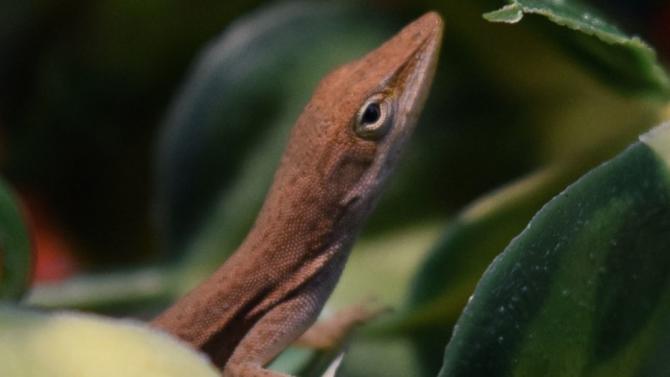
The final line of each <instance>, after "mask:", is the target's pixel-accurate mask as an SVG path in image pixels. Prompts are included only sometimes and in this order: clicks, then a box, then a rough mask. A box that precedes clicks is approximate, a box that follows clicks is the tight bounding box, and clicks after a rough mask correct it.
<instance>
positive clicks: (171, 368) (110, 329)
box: [0, 307, 219, 377]
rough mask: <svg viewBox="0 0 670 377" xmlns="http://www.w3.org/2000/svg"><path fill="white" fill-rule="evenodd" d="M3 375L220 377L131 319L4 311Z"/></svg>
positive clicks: (0, 311)
mask: <svg viewBox="0 0 670 377" xmlns="http://www.w3.org/2000/svg"><path fill="white" fill-rule="evenodd" d="M0 334H2V335H1V336H0V375H2V376H21V377H31V376H35V377H38V376H40V377H41V376H53V377H59V376H64V377H65V376H67V377H77V376H82V377H83V376H98V377H104V376H126V377H131V376H142V377H149V376H156V377H168V376H175V377H176V376H193V377H205V376H212V377H214V376H219V372H218V371H217V370H216V369H215V368H214V367H213V366H212V365H211V364H210V363H209V362H208V361H207V359H206V357H205V356H204V355H202V354H198V353H196V352H194V351H193V350H191V349H190V348H188V347H187V346H185V345H184V344H182V343H180V342H178V341H177V340H175V339H174V338H172V337H170V336H168V335H166V334H164V333H161V332H159V331H155V330H151V329H149V328H148V327H146V326H145V325H143V324H140V323H138V322H134V321H128V320H111V319H108V318H104V317H97V316H93V315H84V314H78V313H55V314H43V313H38V312H34V311H28V310H23V309H18V308H13V307H0Z"/></svg>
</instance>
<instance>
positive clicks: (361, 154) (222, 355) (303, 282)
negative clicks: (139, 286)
mask: <svg viewBox="0 0 670 377" xmlns="http://www.w3.org/2000/svg"><path fill="white" fill-rule="evenodd" d="M442 33H443V21H442V18H441V17H440V16H439V15H438V14H437V13H435V12H429V13H426V14H424V15H423V16H421V17H419V18H418V19H416V20H414V21H413V22H411V23H410V24H409V25H407V26H406V27H404V28H403V29H402V30H401V31H400V32H399V33H398V34H396V35H395V36H393V37H392V38H391V39H389V40H387V41H386V42H385V43H383V44H382V45H381V46H380V47H378V48H377V49H375V50H373V51H371V52H369V53H368V54H366V55H364V56H363V57H361V58H359V59H358V60H355V61H353V62H350V63H348V64H345V65H342V66H340V67H339V68H336V69H335V70H334V71H332V72H330V73H329V74H328V75H326V76H325V77H324V78H323V79H322V80H321V82H320V83H319V85H318V86H317V88H316V90H315V92H314V94H313V96H312V98H311V99H310V101H309V102H308V104H307V105H306V106H305V108H304V110H303V112H302V113H301V115H300V116H299V118H298V120H297V121H296V123H295V125H294V127H293V129H292V131H291V134H290V136H289V140H288V143H287V146H286V149H285V151H284V154H283V155H282V158H281V161H280V163H279V167H278V168H277V171H276V172H275V176H274V180H273V183H272V185H271V186H270V189H269V191H268V193H267V195H266V198H265V201H264V203H263V205H262V207H261V210H260V212H259V214H258V215H257V218H256V220H255V222H254V225H253V226H252V228H251V230H250V231H249V233H248V234H247V236H246V237H245V239H244V240H243V241H242V243H241V245H240V246H239V247H238V249H237V250H236V251H235V252H234V253H233V254H232V255H231V256H230V257H229V258H228V259H227V260H226V261H225V262H224V263H223V264H222V265H221V266H220V267H219V268H218V270H216V271H215V272H214V273H213V274H212V275H211V276H210V277H209V278H207V279H206V280H205V281H204V282H202V283H201V284H200V285H198V286H197V287H196V288H194V289H193V290H192V291H190V292H189V293H188V294H186V295H185V296H184V297H182V298H181V299H179V300H177V302H176V303H175V304H173V305H172V306H171V307H169V308H167V309H166V310H165V311H164V312H162V313H161V314H159V315H158V316H157V317H156V318H154V319H153V320H152V322H151V325H152V326H154V327H155V328H158V329H161V330H164V331H166V332H168V333H171V334H173V335H175V336H176V337H178V338H181V339H182V340H183V341H185V342H187V343H188V344H190V345H191V346H193V347H194V348H196V349H200V350H201V351H203V352H205V353H206V354H207V355H208V356H209V357H210V359H211V360H212V362H213V363H214V364H215V365H217V366H218V367H220V368H222V371H223V372H222V373H223V376H225V377H261V376H262V377H285V376H286V375H285V374H281V373H278V372H274V371H271V370H269V369H265V366H266V365H267V364H268V363H269V362H270V361H272V360H273V359H274V358H275V357H276V356H277V355H278V354H279V353H280V352H281V351H282V350H283V349H284V348H286V347H287V346H288V345H289V344H291V343H292V342H293V341H294V340H296V339H298V338H299V337H300V335H301V334H303V333H305V332H306V330H307V329H308V328H309V327H310V326H311V325H312V324H313V323H314V322H315V320H316V318H317V316H318V314H319V312H320V311H321V309H322V307H323V306H324V304H325V301H326V300H327V298H328V297H329V296H330V294H331V293H332V291H333V289H334V287H335V285H336V283H337V281H338V279H339V277H340V274H341V272H342V269H343V268H344V265H345V262H346V260H347V258H348V255H349V252H350V250H351V248H352V246H353V243H354V241H355V239H356V237H357V235H358V234H359V232H360V230H361V228H362V227H363V225H364V224H365V222H366V220H367V218H368V217H369V215H370V213H371V212H372V211H373V209H374V207H375V205H376V203H377V202H378V200H379V197H380V194H381V192H382V189H383V187H384V186H385V184H386V181H387V180H388V177H389V176H390V175H391V174H392V172H393V171H394V169H395V166H396V165H397V161H398V157H399V155H400V153H401V152H402V151H403V149H405V146H406V144H407V142H408V140H409V138H410V136H411V134H412V133H413V130H414V128H415V126H416V123H417V120H418V117H419V114H420V112H421V111H422V108H423V106H424V103H425V101H426V98H427V95H428V92H429V89H430V86H431V83H432V81H433V76H434V74H435V69H436V65H437V60H438V55H439V50H440V45H441V41H442ZM355 312H356V311H355V310H354V311H353V313H354V315H350V316H349V317H350V318H347V317H340V318H339V322H340V325H341V326H340V328H341V329H344V328H348V327H349V326H348V325H349V324H351V323H354V322H356V321H359V322H360V320H361V318H360V317H361V316H360V313H358V315H356V314H355ZM350 313H351V312H350ZM308 334H311V332H310V331H307V333H306V334H305V335H308Z"/></svg>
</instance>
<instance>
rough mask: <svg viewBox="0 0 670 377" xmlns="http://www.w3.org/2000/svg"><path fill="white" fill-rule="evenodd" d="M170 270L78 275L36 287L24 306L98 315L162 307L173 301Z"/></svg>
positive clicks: (140, 270)
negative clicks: (133, 308) (136, 308)
mask: <svg viewBox="0 0 670 377" xmlns="http://www.w3.org/2000/svg"><path fill="white" fill-rule="evenodd" d="M172 272H173V271H172V270H170V269H166V268H162V269H161V268H145V269H137V270H134V271H118V272H112V273H98V274H95V275H79V276H76V277H73V278H70V279H67V280H65V281H62V282H56V283H41V284H36V285H35V286H33V287H32V289H31V290H30V292H29V294H28V296H27V298H26V300H25V301H26V303H28V304H29V305H32V306H37V307H40V308H50V309H56V308H58V309H78V310H87V311H94V312H97V313H105V314H113V313H124V314H125V313H127V312H128V309H129V308H132V307H133V306H139V307H140V308H142V309H143V310H145V311H146V309H147V307H148V306H151V305H158V304H161V305H165V303H166V302H168V301H170V300H171V299H172V298H173V297H172V291H171V290H170V288H171V287H172V285H171V280H172V279H173V278H174V276H173V275H172Z"/></svg>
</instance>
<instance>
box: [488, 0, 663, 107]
mask: <svg viewBox="0 0 670 377" xmlns="http://www.w3.org/2000/svg"><path fill="white" fill-rule="evenodd" d="M524 14H537V15H541V16H544V17H546V18H548V19H549V20H551V21H552V22H554V23H556V24H558V25H561V26H565V27H567V28H569V29H572V30H576V31H578V32H579V33H571V34H569V35H562V33H558V32H553V33H551V34H550V35H549V36H550V38H552V39H554V40H556V41H558V42H559V43H561V44H562V45H563V46H564V47H565V48H566V49H567V50H569V51H571V52H572V53H573V54H574V55H575V56H577V57H579V58H580V59H581V60H582V62H583V63H585V64H586V65H587V66H591V67H593V68H594V69H593V72H594V73H596V74H597V75H599V77H601V78H602V79H603V80H605V81H607V82H608V83H609V84H611V85H613V86H616V87H619V88H621V89H625V90H627V91H633V92H641V93H645V94H652V95H656V96H660V97H662V98H664V99H666V100H667V99H668V98H670V78H668V75H667V73H666V72H665V71H664V69H663V67H662V66H661V65H660V64H659V63H658V61H657V59H656V53H655V52H654V50H653V49H652V48H651V47H650V46H649V45H647V44H646V43H645V42H644V41H642V40H641V39H640V38H639V37H637V36H634V35H632V36H631V35H628V34H626V33H624V32H623V31H621V30H620V29H619V28H618V27H617V26H615V25H614V24H613V23H612V22H610V21H609V20H607V19H606V18H605V17H604V16H603V15H602V14H600V13H599V12H598V11H597V10H596V9H593V8H592V7H590V6H588V5H587V4H585V3H583V2H581V1H579V0H559V1H556V0H511V1H510V3H509V4H508V5H506V6H505V7H503V8H501V9H499V10H497V11H494V12H489V13H486V14H485V15H484V18H486V19H487V20H489V21H492V22H506V23H517V22H519V21H521V20H522V19H523V17H524ZM590 36H593V37H595V38H591V37H590ZM563 37H567V41H565V40H563V39H561V38H563Z"/></svg>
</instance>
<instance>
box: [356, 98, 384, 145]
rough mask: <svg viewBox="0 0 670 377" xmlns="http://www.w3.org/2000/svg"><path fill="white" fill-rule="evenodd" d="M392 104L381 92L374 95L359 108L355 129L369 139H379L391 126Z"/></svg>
mask: <svg viewBox="0 0 670 377" xmlns="http://www.w3.org/2000/svg"><path fill="white" fill-rule="evenodd" d="M390 112H391V104H390V103H389V102H388V101H387V100H386V99H385V98H384V97H382V95H380V94H376V95H373V96H372V97H370V98H369V99H368V100H367V101H365V104H363V106H362V107H361V109H360V110H358V114H357V115H356V122H355V125H354V131H355V132H356V134H357V135H358V136H359V137H361V138H363V139H367V140H379V139H381V138H382V137H384V135H386V133H387V132H388V130H389V128H390V126H391V119H390V118H391V116H390V115H391V114H390Z"/></svg>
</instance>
